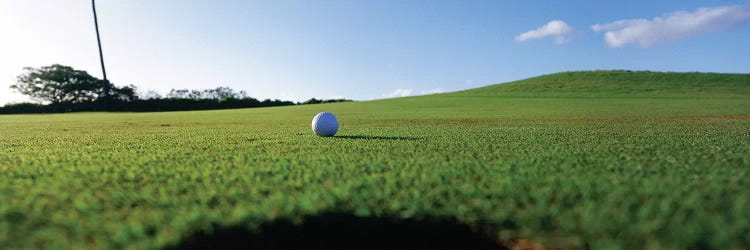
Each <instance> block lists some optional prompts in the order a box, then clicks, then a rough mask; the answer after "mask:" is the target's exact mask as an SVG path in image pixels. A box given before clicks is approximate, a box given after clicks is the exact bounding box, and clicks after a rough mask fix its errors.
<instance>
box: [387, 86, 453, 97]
mask: <svg viewBox="0 0 750 250" xmlns="http://www.w3.org/2000/svg"><path fill="white" fill-rule="evenodd" d="M444 92H445V90H444V89H442V88H435V89H426V90H422V91H419V92H417V91H414V90H413V89H405V88H398V89H396V90H394V91H393V92H390V93H387V94H383V97H385V98H394V97H407V96H414V95H431V94H438V93H444Z"/></svg>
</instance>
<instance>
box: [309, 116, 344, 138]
mask: <svg viewBox="0 0 750 250" xmlns="http://www.w3.org/2000/svg"><path fill="white" fill-rule="evenodd" d="M312 130H313V132H315V134H316V135H318V136H324V137H328V136H333V135H335V134H336V132H337V131H339V121H338V120H336V116H335V115H333V114H331V113H330V112H320V113H318V114H317V115H315V117H313V120H312Z"/></svg>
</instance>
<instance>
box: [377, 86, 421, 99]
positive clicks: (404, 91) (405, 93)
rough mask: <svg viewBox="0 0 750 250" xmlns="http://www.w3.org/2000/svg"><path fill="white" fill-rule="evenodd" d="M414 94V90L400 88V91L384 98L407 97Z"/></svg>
mask: <svg viewBox="0 0 750 250" xmlns="http://www.w3.org/2000/svg"><path fill="white" fill-rule="evenodd" d="M412 92H414V90H412V89H402V88H399V89H396V90H394V91H393V92H391V93H388V94H383V97H387V98H392V97H405V96H410V95H412Z"/></svg>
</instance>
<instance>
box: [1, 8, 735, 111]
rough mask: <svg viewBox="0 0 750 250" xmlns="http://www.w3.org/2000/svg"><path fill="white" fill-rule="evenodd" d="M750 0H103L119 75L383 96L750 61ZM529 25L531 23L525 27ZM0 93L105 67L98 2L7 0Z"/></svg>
mask: <svg viewBox="0 0 750 250" xmlns="http://www.w3.org/2000/svg"><path fill="white" fill-rule="evenodd" d="M749 6H750V2H748V1H685V0H683V1H668V0H665V1H515V2H510V1H416V0H415V1H385V0H378V1H343V0H342V1H337V0H336V1H334V0H327V1H283V0H279V1H183V0H179V1H177V0H174V1H173V0H163V1H150V0H129V1H114V0H99V1H97V8H98V11H99V22H100V29H101V33H102V42H103V44H104V53H105V61H106V65H107V74H108V77H109V78H110V80H111V81H112V82H114V83H115V84H118V85H124V84H134V85H136V86H138V87H139V89H140V90H141V91H147V90H154V91H157V92H160V93H162V94H163V93H166V92H167V91H169V90H170V89H172V88H191V89H202V88H211V87H216V86H229V87H232V88H235V89H238V90H246V91H247V92H248V93H249V94H250V96H253V97H257V98H280V99H288V100H295V101H301V100H305V99H308V98H311V97H316V98H340V97H344V98H351V99H358V100H368V99H378V98H384V97H392V96H400V95H416V94H424V93H432V92H440V91H454V90H460V89H467V88H474V87H479V86H484V85H489V84H494V83H500V82H506V81H512V80H518V79H523V78H527V77H532V76H536V75H540V74H548V73H554V72H559V71H570V70H593V69H631V70H654V71H710V72H742V73H750V59H748V58H750V45H748V44H750V8H749ZM524 33H525V35H523V34H524ZM0 37H1V39H0V58H1V59H0V105H1V104H4V103H9V102H18V101H25V100H27V99H26V98H25V97H23V96H21V95H19V94H18V93H13V91H12V90H11V89H9V88H8V86H10V85H11V84H13V83H14V82H15V77H16V76H17V75H18V74H20V73H22V67H24V66H32V67H38V66H43V65H49V64H53V63H60V64H66V65H70V66H73V67H75V68H78V69H83V70H86V71H88V72H89V73H91V74H92V75H95V76H101V72H100V69H99V65H98V54H97V48H96V37H95V34H94V30H93V23H92V14H91V6H90V2H89V1H83V0H79V1H72V0H71V1H45V0H29V1H11V0H7V1H0Z"/></svg>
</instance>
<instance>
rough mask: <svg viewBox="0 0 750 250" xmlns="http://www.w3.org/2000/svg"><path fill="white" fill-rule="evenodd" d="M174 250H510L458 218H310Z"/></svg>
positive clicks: (203, 238) (210, 237) (219, 235)
mask: <svg viewBox="0 0 750 250" xmlns="http://www.w3.org/2000/svg"><path fill="white" fill-rule="evenodd" d="M171 249H506V248H504V247H502V246H500V245H499V244H498V241H497V239H495V238H494V237H493V236H492V235H491V234H487V233H483V232H481V230H472V227H470V226H468V225H465V224H461V223H457V222H456V221H455V220H453V219H431V220H415V219H395V218H381V217H357V216H354V215H352V214H347V213H328V214H322V215H316V216H308V217H306V218H305V220H304V223H302V224H298V225H297V224H293V223H291V222H290V221H288V220H277V221H274V222H270V223H266V224H264V225H262V226H261V227H260V230H259V231H258V232H255V231H252V230H249V229H247V228H245V227H240V226H235V227H224V228H218V229H216V230H215V231H214V232H213V233H206V232H198V233H195V234H193V235H189V236H187V237H185V238H183V240H182V241H181V242H180V243H178V245H177V246H174V247H172V248H171Z"/></svg>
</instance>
